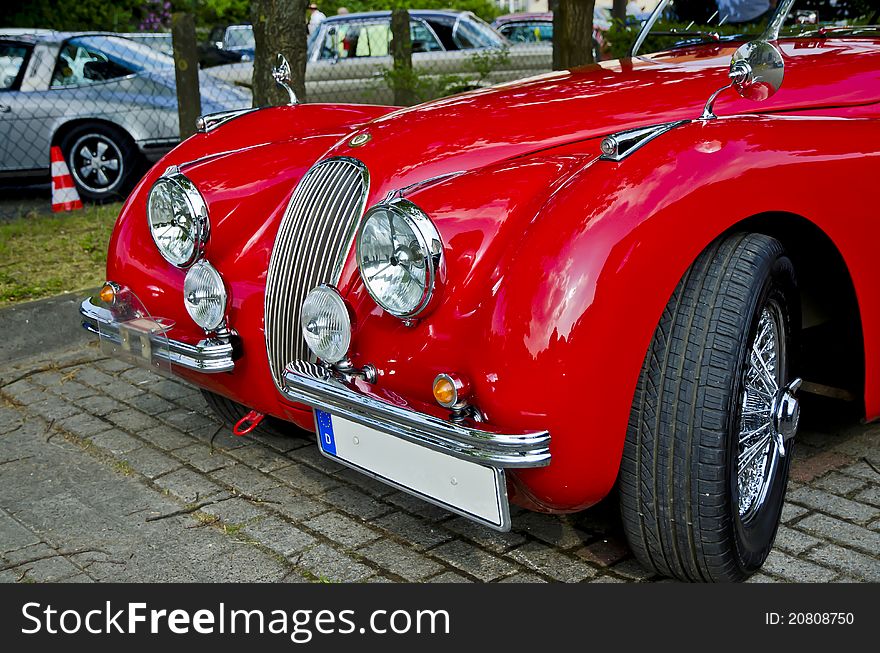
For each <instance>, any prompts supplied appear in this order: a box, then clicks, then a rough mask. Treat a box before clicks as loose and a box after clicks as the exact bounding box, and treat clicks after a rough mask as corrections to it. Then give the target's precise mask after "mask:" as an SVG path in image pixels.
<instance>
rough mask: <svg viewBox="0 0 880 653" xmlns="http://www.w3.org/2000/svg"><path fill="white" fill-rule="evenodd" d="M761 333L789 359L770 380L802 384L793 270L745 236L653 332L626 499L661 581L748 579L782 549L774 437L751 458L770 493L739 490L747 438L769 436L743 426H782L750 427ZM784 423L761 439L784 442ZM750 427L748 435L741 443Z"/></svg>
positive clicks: (782, 466) (624, 466) (679, 293)
mask: <svg viewBox="0 0 880 653" xmlns="http://www.w3.org/2000/svg"><path fill="white" fill-rule="evenodd" d="M771 313H772V316H771ZM767 316H771V317H772V318H773V319H772V327H771V329H772V331H771V330H768V329H767V328H766V326H767V323H769V322H770V320H769V318H768V317H767ZM765 320H767V321H768V322H765ZM759 322H760V326H761V333H762V334H763V335H762V336H761V338H762V340H761V341H760V342H761V343H764V342H765V341H764V340H763V339H764V338H768V336H767V334H768V333H773V334H775V336H774V339H773V342H774V343H776V345H775V348H774V350H773V351H776V350H777V349H778V352H780V353H778V355H777V356H776V358H774V360H775V361H777V362H776V363H774V364H773V366H772V369H773V375H775V376H777V377H778V380H779V386H780V387H782V386H783V385H784V384H785V383H788V381H790V380H791V378H792V358H793V356H794V353H795V346H794V344H795V343H794V342H793V338H794V336H795V334H797V332H798V330H799V326H800V310H799V305H798V299H797V292H796V281H795V275H794V268H793V266H792V264H791V261H790V260H789V259H788V257H786V255H785V252H784V250H783V248H782V245H781V244H780V243H779V242H778V241H777V240H775V239H773V238H770V237H769V236H764V235H760V234H742V233H741V234H733V235H731V236H728V237H725V238H722V239H720V240H718V241H716V242H715V243H713V244H712V245H711V246H710V247H709V248H707V250H706V251H705V252H703V253H702V254H701V255H700V257H699V258H698V259H697V261H696V262H695V263H694V264H693V265H692V266H691V267H690V269H689V270H688V272H687V273H686V274H685V275H684V277H683V278H682V280H681V281H680V282H679V284H678V287H677V288H676V290H675V293H674V294H673V296H672V298H671V299H670V300H669V303H668V305H667V306H666V309H665V311H664V313H663V316H662V318H661V320H660V324H659V325H658V326H657V329H656V331H655V333H654V337H653V340H652V343H651V346H650V349H649V351H648V353H647V356H646V358H645V362H644V365H643V367H642V372H641V375H640V377H639V382H638V386H637V388H636V392H635V396H634V401H633V408H632V412H631V415H630V420H629V427H628V430H627V436H626V442H625V445H624V452H623V460H622V462H621V469H620V478H619V491H620V505H621V514H622V518H623V526H624V530H625V532H626V536H627V539H628V540H629V544H630V547H631V548H632V550H633V552H634V553H635V555H636V557H637V558H638V560H639V561H640V562H641V564H642V565H644V566H645V567H646V568H647V569H650V570H653V571H655V572H656V573H658V574H661V575H664V576H672V577H675V578H679V579H681V580H686V581H715V582H719V581H738V580H742V579H744V578H746V577H747V576H749V575H750V574H752V573H754V572H755V571H756V570H758V569H759V568H760V566H761V565H762V564H763V563H764V560H765V559H766V558H767V555H768V553H769V552H770V549H771V547H772V545H773V540H774V539H775V537H776V530H777V528H778V526H779V518H780V514H781V512H782V504H783V500H784V497H785V489H786V485H787V483H788V469H789V465H790V461H791V451H790V449H791V447H790V446H788V445H786V446H787V448H788V451H786V452H785V455H782V452H781V450H780V449H779V448H778V446H777V445H776V444H775V443H774V441H773V440H772V438H771V443H770V444H768V445H767V447H768V449H767V450H766V451H767V452H766V454H762V455H759V456H757V457H755V458H752V459H753V460H757V461H759V462H758V463H756V464H758V465H760V470H761V471H760V473H759V476H757V477H753V478H760V479H762V480H761V481H760V485H759V486H753V487H760V488H761V490H760V492H756V491H754V490H751V489H749V488H750V486H749V485H746V486H745V487H746V488H747V490H746V491H743V492H741V491H740V487H739V482H741V481H742V480H743V479H745V480H746V481H748V479H749V478H750V477H749V476H743V477H740V476H738V470H739V468H740V465H741V464H742V461H741V460H740V456H743V460H748V459H749V456H747V455H745V453H744V452H743V450H742V449H741V446H742V447H744V448H748V447H747V445H748V444H749V442H750V440H745V444H743V443H742V441H741V437H746V438H755V437H759V436H756V435H752V434H751V431H750V424H751V423H750V422H746V421H744V420H746V419H749V420H753V419H756V418H755V417H752V416H751V415H754V414H759V415H769V416H770V417H761V418H760V419H761V420H762V421H767V420H770V421H771V422H772V420H773V417H772V415H773V412H772V411H771V410H769V409H764V410H763V411H753V410H751V409H750V410H749V411H748V414H749V417H748V418H747V417H746V415H745V414H744V411H743V408H742V406H743V404H744V402H745V401H746V396H745V395H744V392H746V387H747V386H746V375H747V373H748V374H750V377H749V378H750V379H754V378H755V376H754V370H755V369H758V366H757V363H756V362H754V361H755V358H754V354H753V353H752V351H751V348H752V346H753V343H754V342H755V339H756V337H757V335H756V334H757V333H758V328H759ZM747 360H748V362H749V365H748V366H747ZM765 369H766V368H765ZM749 383H750V385H749V386H748V388H750V390H749V392H753V393H754V392H756V391H757V390H756V387H757V386H756V385H755V383H756V382H755V381H754V380H751V381H750V382H749ZM767 394H768V396H769V394H770V393H767ZM755 396H756V395H754V394H752V395H750V397H755ZM777 396H778V395H777ZM768 403H769V400H768ZM774 405H775V404H774ZM775 424H776V422H772V425H770V426H769V428H766V430H764V431H763V432H762V433H763V434H764V435H766V434H768V433H770V434H772V433H775V432H776V427H775ZM741 426H742V428H743V429H744V430H747V431H749V434H745V435H741V433H740V430H741ZM766 426H767V425H765V427H766ZM795 428H796V423H795ZM764 435H762V436H760V438H759V439H761V440H763V439H765V438H764ZM788 444H792V443H788ZM759 450H760V451H763V445H761V447H759ZM744 467H748V465H744ZM741 495H743V497H744V498H743V499H742V500H741ZM752 497H755V498H754V500H753V503H749V501H750V500H752ZM749 506H751V507H749ZM745 508H748V510H746V511H745V512H744V513H743V511H744V509H745ZM741 513H743V514H741Z"/></svg>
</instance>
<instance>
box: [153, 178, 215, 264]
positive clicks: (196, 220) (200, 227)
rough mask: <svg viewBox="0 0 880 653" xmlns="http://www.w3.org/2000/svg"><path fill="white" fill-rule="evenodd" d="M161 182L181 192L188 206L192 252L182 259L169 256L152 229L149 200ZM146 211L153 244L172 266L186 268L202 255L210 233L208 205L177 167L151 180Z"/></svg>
mask: <svg viewBox="0 0 880 653" xmlns="http://www.w3.org/2000/svg"><path fill="white" fill-rule="evenodd" d="M163 184H170V185H172V186H174V187H175V188H176V189H177V190H178V191H180V192H181V193H182V195H183V198H184V200H185V201H186V203H187V206H188V207H189V210H190V217H191V219H192V222H193V225H194V229H193V247H192V253H191V254H190V255H189V256H188V257H187V258H186V259H185V260H183V261H177V260H173V259H171V258H169V256H168V254H167V252H166V251H165V250H164V249H163V248H162V246H161V245H160V244H159V241H158V240H157V239H156V232H155V230H154V229H153V211H152V202H151V201H150V200H151V198H152V196H153V193H154V192H155V190H156V188H157V187H159V186H160V185H163ZM146 213H147V228H148V229H149V231H150V237H151V238H152V239H153V244H154V245H156V249H157V250H159V253H160V254H161V255H162V258H164V259H165V260H166V261H168V262H169V263H171V264H172V265H173V266H175V267H178V268H180V269H182V270H186V269H188V268H190V267H192V266H193V265H195V263H196V262H197V261H199V260H200V259H201V258H203V257H204V255H205V247H206V245H207V244H208V238H209V237H210V235H211V220H210V218H209V216H208V205H207V203H206V202H205V198H204V197H202V194H201V193H200V192H199V189H198V188H197V187H196V185H195V184H194V183H193V182H192V181H191V180H190V179H189V178H188V177H187V176H186V175H184V174H183V173H182V172H180V169H179V168H178V167H176V166H172V167H170V168H168V170H166V171H165V172H164V173H163V174H162V176H161V177H159V178H158V179H157V180H156V181H155V182H153V185H152V186H151V187H150V192H149V193H148V194H147V211H146Z"/></svg>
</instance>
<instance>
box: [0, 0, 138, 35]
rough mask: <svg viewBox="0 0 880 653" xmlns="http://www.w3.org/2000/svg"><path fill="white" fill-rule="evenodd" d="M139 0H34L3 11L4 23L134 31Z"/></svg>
mask: <svg viewBox="0 0 880 653" xmlns="http://www.w3.org/2000/svg"><path fill="white" fill-rule="evenodd" d="M140 9H141V2H140V1H139V0H113V1H112V2H108V1H107V0H31V1H30V2H27V3H23V4H20V5H18V6H15V5H13V6H12V7H9V6H8V5H7V6H6V7H4V9H3V10H2V14H3V15H2V16H0V24H2V25H4V26H9V27H34V28H48V29H58V30H109V31H126V30H128V29H131V27H132V26H133V25H134V24H135V22H136V21H137V19H138V18H139V17H140Z"/></svg>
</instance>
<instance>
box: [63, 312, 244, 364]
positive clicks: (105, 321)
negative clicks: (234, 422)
mask: <svg viewBox="0 0 880 653" xmlns="http://www.w3.org/2000/svg"><path fill="white" fill-rule="evenodd" d="M79 312H80V315H81V316H82V325H83V328H84V329H85V330H86V331H89V332H90V333H93V334H95V335H97V336H99V337H100V338H102V339H106V340H109V341H111V342H112V343H113V344H115V345H118V346H121V347H124V346H125V339H124V338H123V337H122V331H123V330H124V329H125V327H124V323H122V322H119V321H118V320H117V319H116V318H115V317H114V316H113V314H112V313H111V312H110V311H109V310H107V309H106V308H104V307H103V306H100V305H98V304H96V303H95V302H94V301H93V298H91V297H88V298H86V299H84V300H83V302H82V304H81V305H80V307H79ZM150 340H151V344H152V347H151V348H150V357H151V362H155V361H159V362H162V363H171V364H173V365H178V366H180V367H184V368H186V369H188V370H195V371H197V372H204V373H208V374H210V373H216V372H231V371H232V369H233V368H234V366H235V363H234V361H233V346H232V343H231V342H230V341H228V340H225V339H224V340H221V339H217V338H214V339H208V340H202V341H201V342H200V343H199V344H197V345H190V344H187V343H185V342H180V341H179V340H172V339H171V338H168V337H167V336H165V335H156V336H151V337H150Z"/></svg>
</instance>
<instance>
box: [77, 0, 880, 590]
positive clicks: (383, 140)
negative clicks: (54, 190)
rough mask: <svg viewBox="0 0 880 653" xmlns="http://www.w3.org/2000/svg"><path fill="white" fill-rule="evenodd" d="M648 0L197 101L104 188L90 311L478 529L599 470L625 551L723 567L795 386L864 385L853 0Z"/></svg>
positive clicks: (877, 306) (669, 562)
mask: <svg viewBox="0 0 880 653" xmlns="http://www.w3.org/2000/svg"><path fill="white" fill-rule="evenodd" d="M667 4H668V3H667V2H661V3H660V5H659V6H658V8H657V10H656V11H655V12H654V13H653V14H652V16H651V18H650V19H649V20H648V21H647V22H646V25H645V27H644V28H643V31H642V33H641V35H640V36H639V39H638V40H637V42H636V44H635V51H634V55H633V56H632V57H630V58H626V59H622V60H620V61H608V62H603V63H601V64H599V65H594V66H590V67H586V68H583V69H580V70H572V71H562V72H554V73H551V74H547V75H543V76H540V77H536V78H532V79H528V80H524V81H521V82H517V83H509V84H506V85H503V86H500V87H497V88H491V89H482V90H478V91H474V92H471V93H466V94H463V95H459V96H455V97H449V98H445V99H441V100H437V101H434V102H431V103H428V104H423V105H420V106H415V107H412V108H408V109H396V108H393V107H377V106H355V105H308V104H294V103H291V104H290V105H288V106H281V107H272V108H265V109H260V110H250V111H240V112H232V113H226V114H219V115H213V116H205V117H204V118H202V119H201V121H200V132H201V133H199V134H197V135H195V136H193V137H192V138H190V139H188V140H187V141H185V142H184V143H182V144H181V145H180V146H179V147H177V148H176V149H175V150H173V151H172V152H171V153H169V154H168V155H167V156H166V157H165V158H164V159H163V160H162V161H161V162H160V163H159V164H158V165H157V166H156V167H155V168H154V169H153V170H152V171H151V172H150V173H149V174H148V175H147V176H146V178H145V179H144V180H143V181H142V182H141V183H140V185H139V186H138V187H137V188H136V189H135V190H134V192H133V193H132V195H131V196H130V197H129V199H128V201H127V202H126V204H125V207H124V208H123V210H122V214H121V216H120V218H119V220H118V222H117V224H116V228H115V231H114V234H113V237H112V241H111V243H110V255H109V260H108V264H107V279H108V282H107V284H106V285H105V286H104V287H103V289H102V290H101V293H100V296H97V297H94V298H89V299H86V300H85V301H84V302H83V304H82V307H81V313H82V316H83V323H84V325H85V326H86V328H88V329H89V330H91V331H93V332H95V333H97V334H99V335H100V339H101V342H102V343H103V345H104V346H105V347H106V348H108V349H109V350H111V351H113V352H114V353H117V354H119V355H125V356H129V357H132V358H133V359H136V360H140V361H141V362H142V363H143V364H144V365H149V366H151V367H153V368H154V369H162V370H164V371H166V372H171V373H174V374H176V375H179V376H181V377H183V378H185V379H187V380H188V381H190V382H192V383H193V384H195V385H197V386H199V387H200V388H202V389H203V390H204V393H205V396H206V397H207V398H208V401H209V402H210V404H211V405H212V406H214V407H215V408H216V409H217V412H218V413H219V414H220V415H221V416H222V417H223V418H225V419H227V420H228V421H229V422H230V423H235V424H236V426H235V428H236V431H237V432H239V433H242V432H246V431H248V430H249V429H251V428H254V427H259V428H275V429H283V428H284V427H285V426H287V427H289V428H288V431H291V430H294V431H295V430H296V428H295V427H299V429H302V430H303V431H316V432H317V434H318V436H317V439H318V443H319V445H320V447H321V450H322V451H323V452H324V453H325V454H326V455H328V456H331V457H333V458H334V459H336V460H337V461H338V462H340V463H342V464H345V465H348V466H351V467H353V468H355V469H358V470H361V471H363V472H364V473H365V474H368V475H371V476H373V477H376V478H379V479H381V480H382V481H385V482H387V483H389V484H391V485H393V486H396V487H398V488H401V489H403V490H406V491H408V492H412V493H414V494H416V495H417V496H420V497H423V498H425V499H426V500H428V501H432V502H434V503H437V504H439V505H441V506H443V507H445V508H447V509H449V510H450V511H453V512H457V513H460V514H462V515H466V516H467V517H470V518H472V519H474V520H476V521H478V522H480V523H483V524H485V525H487V526H489V527H492V528H497V529H502V530H504V529H507V528H509V526H510V512H509V502H511V501H512V502H514V503H516V504H518V505H520V506H525V507H527V508H531V509H534V510H539V511H547V512H571V511H579V510H583V509H585V508H587V507H589V506H591V505H594V504H595V503H597V502H598V501H600V500H601V499H602V498H603V497H605V496H606V495H608V494H609V493H610V492H612V489H613V488H615V487H616V488H619V489H618V490H616V491H618V492H619V497H620V504H621V510H622V514H623V523H624V527H625V530H626V533H627V537H628V538H629V542H630V545H631V547H632V548H633V550H634V551H635V553H636V555H637V557H638V559H639V560H640V561H641V562H642V563H643V564H644V565H645V566H646V567H648V568H649V569H652V570H655V571H656V572H658V573H661V574H665V575H671V576H675V577H678V578H681V579H687V580H695V581H719V580H736V579H742V578H744V577H746V576H747V575H749V574H750V573H752V572H754V571H755V570H756V569H758V568H759V567H760V566H761V564H762V563H763V561H764V559H765V558H766V556H767V554H768V552H769V550H770V548H771V546H772V543H773V540H774V537H775V533H776V529H777V524H778V521H779V516H780V511H781V508H782V503H783V497H784V494H785V488H786V484H787V477H788V469H789V464H790V460H791V451H792V444H793V438H794V436H795V433H796V431H797V428H798V418H799V411H800V404H799V394H798V393H799V391H800V392H803V391H804V390H809V389H814V388H816V387H820V386H823V385H825V386H833V387H836V388H845V389H848V390H849V391H851V392H852V393H854V394H855V395H856V396H857V397H858V398H859V399H860V401H862V405H863V408H864V415H865V417H866V418H867V419H869V420H870V419H876V418H878V417H880V279H878V275H880V273H878V267H877V248H878V243H880V219H878V218H880V214H878V210H877V202H876V201H873V200H868V199H866V197H868V196H869V193H868V192H867V191H868V190H870V188H871V187H872V186H873V184H874V183H876V179H877V176H878V173H880V120H878V119H880V104H878V102H880V28H878V27H875V26H873V25H876V24H877V23H878V17H877V15H876V13H874V14H873V15H867V16H864V15H859V16H855V17H852V18H850V19H847V20H841V19H840V18H839V17H835V19H834V23H833V24H824V23H823V21H822V17H821V13H822V7H821V6H820V7H819V13H820V20H819V22H818V23H817V24H816V25H801V26H797V25H793V24H792V23H791V22H790V21H786V17H787V16H788V15H789V14H790V12H791V11H792V9H793V7H792V5H793V4H794V0H782V1H780V2H779V3H778V9H777V11H776V13H775V14H774V15H773V16H772V19H771V20H770V21H769V22H768V21H767V20H766V19H765V20H764V22H763V23H762V24H760V25H759V26H756V25H754V24H743V25H742V33H741V34H738V35H733V36H731V35H719V34H717V33H715V32H713V31H712V29H711V26H709V27H699V28H698V27H694V28H693V29H692V30H688V31H673V30H666V28H664V27H663V24H662V20H659V19H660V18H661V15H662V12H663V10H664V7H665V6H666V5H667ZM808 4H809V5H810V7H811V8H814V7H816V6H817V5H821V4H822V3H816V2H810V3H808ZM841 6H842V2H840V1H838V2H835V3H834V10H835V11H836V12H839V11H840V7H841ZM871 11H873V9H872V10H871ZM724 18H725V17H722V19H724ZM664 30H666V31H664ZM664 39H665V40H666V41H668V44H667V45H664V46H663V47H665V48H666V49H664V50H662V51H659V52H655V53H653V54H643V53H642V50H644V49H645V48H646V47H648V45H649V44H650V43H659V42H661V41H663V40H664ZM645 44H648V45H645ZM640 48H641V49H642V50H640ZM276 73H277V74H276V79H277V80H278V81H279V82H280V83H282V84H284V83H285V74H284V70H283V66H280V67H279V69H278V70H277V71H276ZM802 378H803V379H805V381H804V382H803V385H802V382H801V379H802ZM799 389H800V390H799ZM264 418H265V419H264ZM294 425H295V426H294Z"/></svg>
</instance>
